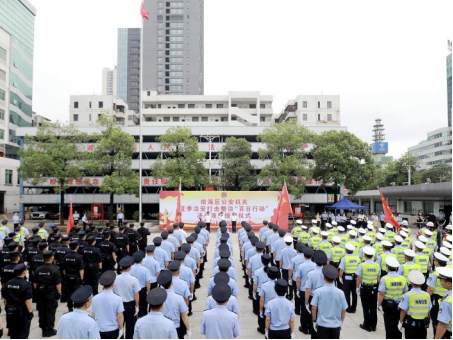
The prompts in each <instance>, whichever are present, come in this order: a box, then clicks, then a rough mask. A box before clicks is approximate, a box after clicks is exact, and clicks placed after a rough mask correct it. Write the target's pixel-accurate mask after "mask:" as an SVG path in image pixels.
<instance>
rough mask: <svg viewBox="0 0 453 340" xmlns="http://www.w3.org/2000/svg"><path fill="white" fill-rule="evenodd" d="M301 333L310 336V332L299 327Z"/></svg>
mask: <svg viewBox="0 0 453 340" xmlns="http://www.w3.org/2000/svg"><path fill="white" fill-rule="evenodd" d="M299 331H300V332H302V333H304V334H308V333H309V332H308V330H307V329H303V328H302V327H300V326H299Z"/></svg>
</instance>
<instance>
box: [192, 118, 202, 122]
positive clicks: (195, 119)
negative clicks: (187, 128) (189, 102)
mask: <svg viewBox="0 0 453 340" xmlns="http://www.w3.org/2000/svg"><path fill="white" fill-rule="evenodd" d="M199 120H200V117H192V122H198V121H199Z"/></svg>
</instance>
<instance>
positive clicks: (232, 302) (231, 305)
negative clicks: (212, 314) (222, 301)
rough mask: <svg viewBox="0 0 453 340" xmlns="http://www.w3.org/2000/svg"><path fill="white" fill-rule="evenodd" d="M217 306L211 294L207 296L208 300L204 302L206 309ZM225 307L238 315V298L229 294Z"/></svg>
mask: <svg viewBox="0 0 453 340" xmlns="http://www.w3.org/2000/svg"><path fill="white" fill-rule="evenodd" d="M217 306H218V304H217V302H216V300H214V298H213V297H212V296H209V297H208V301H207V303H206V310H209V309H213V308H216V307H217ZM226 308H227V309H228V310H229V311H230V312H233V313H235V314H237V315H239V303H238V300H237V299H236V297H235V296H234V295H231V296H230V298H229V299H228V301H227V303H226Z"/></svg>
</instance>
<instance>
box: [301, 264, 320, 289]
mask: <svg viewBox="0 0 453 340" xmlns="http://www.w3.org/2000/svg"><path fill="white" fill-rule="evenodd" d="M323 285H324V274H323V273H322V266H316V267H315V269H313V270H312V271H311V272H309V273H308V274H307V281H306V282H305V285H304V289H303V290H304V291H305V290H307V289H311V295H312V296H313V292H314V291H315V290H316V289H318V288H320V287H322V286H323Z"/></svg>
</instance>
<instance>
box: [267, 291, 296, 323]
mask: <svg viewBox="0 0 453 340" xmlns="http://www.w3.org/2000/svg"><path fill="white" fill-rule="evenodd" d="M264 315H265V316H266V317H268V318H270V321H271V324H270V329H271V330H273V331H280V330H285V329H289V328H290V327H289V321H290V320H292V319H294V318H295V317H296V314H295V313H294V306H293V304H292V303H291V301H288V299H287V298H285V297H284V296H277V297H275V298H274V299H272V300H271V301H269V303H268V304H267V307H266V310H265V312H264Z"/></svg>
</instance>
